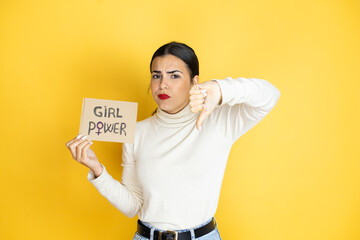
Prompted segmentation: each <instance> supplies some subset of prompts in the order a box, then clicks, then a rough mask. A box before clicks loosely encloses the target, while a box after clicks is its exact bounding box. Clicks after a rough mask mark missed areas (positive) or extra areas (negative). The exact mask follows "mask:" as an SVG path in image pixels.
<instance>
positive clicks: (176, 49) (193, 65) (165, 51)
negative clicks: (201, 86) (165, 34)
mask: <svg viewBox="0 0 360 240" xmlns="http://www.w3.org/2000/svg"><path fill="white" fill-rule="evenodd" d="M169 54H170V55H174V56H175V57H178V58H180V59H181V60H182V61H183V62H184V63H185V65H186V66H187V68H188V70H189V72H190V81H191V80H192V79H193V78H194V77H195V76H196V75H199V61H198V58H197V56H196V54H195V51H194V50H193V49H192V48H191V47H189V46H188V45H186V44H184V43H180V42H175V41H172V42H169V43H167V44H165V45H163V46H161V47H160V48H159V49H158V50H156V52H155V53H154V55H153V56H152V58H151V61H150V71H151V64H152V62H153V60H154V59H155V58H156V57H159V56H160V57H161V56H165V55H169Z"/></svg>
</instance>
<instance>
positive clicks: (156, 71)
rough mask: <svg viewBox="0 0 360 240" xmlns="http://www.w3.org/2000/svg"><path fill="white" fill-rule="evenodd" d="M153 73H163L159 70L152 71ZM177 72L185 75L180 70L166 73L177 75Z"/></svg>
mask: <svg viewBox="0 0 360 240" xmlns="http://www.w3.org/2000/svg"><path fill="white" fill-rule="evenodd" d="M152 72H154V73H161V71H159V70H154V71H152ZM175 72H179V73H181V74H183V73H182V72H181V71H180V70H172V71H168V72H166V73H175Z"/></svg>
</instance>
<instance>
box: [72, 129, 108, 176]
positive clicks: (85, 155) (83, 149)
mask: <svg viewBox="0 0 360 240" xmlns="http://www.w3.org/2000/svg"><path fill="white" fill-rule="evenodd" d="M92 144H93V142H91V141H89V140H87V139H86V136H84V137H81V135H78V136H77V137H75V138H74V139H72V140H70V141H69V142H67V143H66V147H67V148H68V149H69V150H70V152H71V155H72V157H73V159H75V160H76V161H77V162H79V163H81V164H83V165H84V166H86V167H88V168H90V169H91V170H92V171H93V172H94V174H95V176H96V177H98V176H99V175H100V174H101V173H102V166H101V164H100V162H99V160H98V159H97V157H96V155H95V153H94V151H93V150H91V149H90V146H91V145H92Z"/></svg>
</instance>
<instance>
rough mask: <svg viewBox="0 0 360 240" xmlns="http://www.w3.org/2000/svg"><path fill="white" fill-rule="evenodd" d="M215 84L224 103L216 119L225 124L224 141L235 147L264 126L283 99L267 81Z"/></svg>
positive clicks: (222, 82) (225, 80) (241, 80)
mask: <svg viewBox="0 0 360 240" xmlns="http://www.w3.org/2000/svg"><path fill="white" fill-rule="evenodd" d="M213 80H214V81H216V82H217V83H218V84H219V86H220V90H221V93H222V102H221V105H220V106H219V107H218V108H217V112H218V113H217V114H214V115H215V116H214V118H215V121H216V122H217V123H218V124H222V128H221V129H222V131H223V134H225V136H224V137H225V138H226V139H230V140H231V142H232V143H233V142H235V141H236V140H237V139H238V138H239V137H240V136H242V135H243V134H244V133H246V132H247V131H248V130H250V129H251V128H252V127H254V126H255V125H256V124H257V123H258V122H260V121H261V120H262V119H263V118H264V117H265V116H266V115H267V114H268V113H269V112H270V111H271V109H273V107H274V106H275V105H276V103H277V101H278V100H279V98H280V91H279V90H278V89H277V88H276V87H275V86H274V85H272V84H271V83H270V82H268V81H265V80H263V79H257V78H236V79H232V78H231V77H228V78H225V79H223V80H217V79H213Z"/></svg>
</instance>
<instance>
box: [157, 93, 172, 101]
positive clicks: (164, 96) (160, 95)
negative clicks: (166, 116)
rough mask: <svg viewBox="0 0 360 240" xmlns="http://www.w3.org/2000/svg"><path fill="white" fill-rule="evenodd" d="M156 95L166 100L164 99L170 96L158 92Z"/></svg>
mask: <svg viewBox="0 0 360 240" xmlns="http://www.w3.org/2000/svg"><path fill="white" fill-rule="evenodd" d="M158 97H159V98H160V99H161V100H166V99H168V98H169V97H170V96H169V95H167V94H159V95H158Z"/></svg>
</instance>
